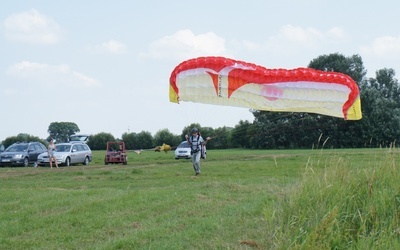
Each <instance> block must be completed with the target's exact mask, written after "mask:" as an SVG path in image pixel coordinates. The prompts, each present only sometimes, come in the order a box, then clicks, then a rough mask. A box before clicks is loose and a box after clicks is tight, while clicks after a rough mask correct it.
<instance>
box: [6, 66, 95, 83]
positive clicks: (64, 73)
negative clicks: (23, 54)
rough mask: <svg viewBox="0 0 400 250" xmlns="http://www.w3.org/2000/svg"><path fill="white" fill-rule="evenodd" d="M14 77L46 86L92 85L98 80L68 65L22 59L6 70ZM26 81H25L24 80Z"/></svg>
mask: <svg viewBox="0 0 400 250" xmlns="http://www.w3.org/2000/svg"><path fill="white" fill-rule="evenodd" d="M6 73H7V74H8V75H9V76H11V77H14V78H22V79H29V82H39V83H41V84H44V85H46V86H60V84H61V83H62V85H63V86H75V87H93V86H98V85H99V82H98V81H97V80H95V79H93V78H91V77H88V76H86V75H84V74H81V73H79V72H76V71H72V70H71V69H70V67H69V66H68V65H65V64H62V65H56V66H54V65H49V64H45V63H37V62H30V61H22V62H19V63H16V64H14V65H12V66H10V67H9V68H8V69H7V72H6ZM24 82H26V81H24Z"/></svg>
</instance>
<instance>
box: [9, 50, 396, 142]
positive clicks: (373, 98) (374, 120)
mask: <svg viewBox="0 0 400 250" xmlns="http://www.w3.org/2000/svg"><path fill="white" fill-rule="evenodd" d="M308 67H309V68H313V69H317V70H322V71H327V72H341V73H344V74H347V75H349V76H350V77H351V78H352V79H353V80H354V81H355V82H356V83H357V85H358V86H359V89H360V97H361V109H362V114H363V118H362V119H361V120H359V121H347V120H343V119H340V118H335V117H329V116H323V115H318V114H310V113H288V112H286V113H282V112H267V111H259V110H249V112H252V114H253V116H254V120H253V121H252V122H249V121H240V122H239V123H238V124H237V125H236V126H235V127H233V128H232V127H220V128H210V127H202V126H201V125H200V124H198V123H193V124H189V125H188V126H185V127H184V128H183V129H182V133H181V134H179V135H175V134H173V133H171V132H170V131H169V130H168V129H167V128H165V129H161V130H159V131H158V132H157V133H156V134H155V135H154V136H153V135H152V134H151V133H150V132H147V131H142V132H140V133H124V134H122V136H121V138H115V137H114V136H113V135H112V134H110V133H105V132H101V133H98V134H94V135H91V136H90V139H89V141H88V145H89V146H90V147H91V148H92V149H93V150H103V149H105V147H106V143H107V141H115V140H123V141H124V142H125V144H126V147H127V149H128V150H134V149H135V150H136V149H152V148H155V147H156V146H160V145H162V144H163V143H166V144H168V145H170V146H172V147H176V146H177V145H179V143H180V142H181V141H183V140H184V138H185V134H188V131H190V129H191V128H193V127H197V128H199V129H200V132H201V134H202V136H203V137H208V136H210V137H212V138H213V139H212V141H211V142H210V143H209V144H207V147H208V148H209V149H226V148H249V149H300V148H307V149H309V148H321V147H324V148H365V147H394V146H395V144H396V142H397V141H398V139H399V137H400V87H399V82H398V80H397V79H396V78H395V71H394V70H393V69H390V68H384V69H380V70H378V71H376V72H375V73H376V76H375V78H367V77H366V73H367V71H366V70H365V68H364V65H363V61H362V58H361V57H360V56H359V55H352V56H350V57H345V56H343V55H341V54H339V53H334V54H329V55H322V56H319V57H318V58H316V59H314V60H312V61H311V62H310V63H309V65H308ZM78 132H80V130H79V127H78V126H77V125H76V124H75V123H73V122H53V123H51V124H50V126H49V129H48V133H49V137H48V138H47V139H46V140H43V139H40V138H38V137H35V136H31V135H27V134H19V135H17V136H13V137H9V138H6V139H5V140H4V141H3V142H2V143H3V144H4V145H5V146H6V147H7V146H8V145H11V144H12V143H13V142H15V141H33V140H36V141H42V142H43V143H47V141H48V140H49V139H50V138H53V139H56V141H57V142H65V141H68V138H69V136H70V135H72V134H75V133H78Z"/></svg>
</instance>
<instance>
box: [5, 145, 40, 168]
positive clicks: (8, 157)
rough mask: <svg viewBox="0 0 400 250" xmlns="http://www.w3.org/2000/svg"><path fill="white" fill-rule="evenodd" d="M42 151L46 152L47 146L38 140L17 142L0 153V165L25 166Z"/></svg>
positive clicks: (34, 160) (34, 159)
mask: <svg viewBox="0 0 400 250" xmlns="http://www.w3.org/2000/svg"><path fill="white" fill-rule="evenodd" d="M43 152H47V148H46V146H44V145H43V144H42V143H40V142H17V143H14V144H12V145H11V146H9V147H8V148H7V149H6V150H4V152H2V153H0V166H7V165H9V166H25V167H27V166H28V165H29V164H30V163H35V162H36V161H37V158H38V155H40V154H41V153H43Z"/></svg>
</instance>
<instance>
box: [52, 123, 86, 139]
mask: <svg viewBox="0 0 400 250" xmlns="http://www.w3.org/2000/svg"><path fill="white" fill-rule="evenodd" d="M79 131H80V130H79V127H78V125H76V124H75V123H74V122H52V123H50V125H49V128H48V130H47V132H48V133H49V137H48V138H47V140H48V141H50V139H54V140H56V142H68V141H69V136H70V135H73V134H75V133H78V132H79Z"/></svg>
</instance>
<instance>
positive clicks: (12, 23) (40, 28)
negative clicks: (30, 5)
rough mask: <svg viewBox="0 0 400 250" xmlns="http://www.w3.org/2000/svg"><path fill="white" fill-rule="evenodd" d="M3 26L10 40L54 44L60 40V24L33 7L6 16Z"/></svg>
mask: <svg viewBox="0 0 400 250" xmlns="http://www.w3.org/2000/svg"><path fill="white" fill-rule="evenodd" d="M4 27H5V36H6V38H7V39H8V40H11V41H17V42H22V43H32V44H55V43H58V42H59V41H60V40H61V34H62V31H61V28H60V26H59V25H58V24H57V23H56V22H55V21H53V20H52V19H51V18H48V17H46V16H45V15H43V14H41V13H40V12H39V11H37V10H35V9H32V10H29V11H25V12H21V13H18V14H13V15H10V16H8V17H7V18H6V20H5V21H4Z"/></svg>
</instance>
